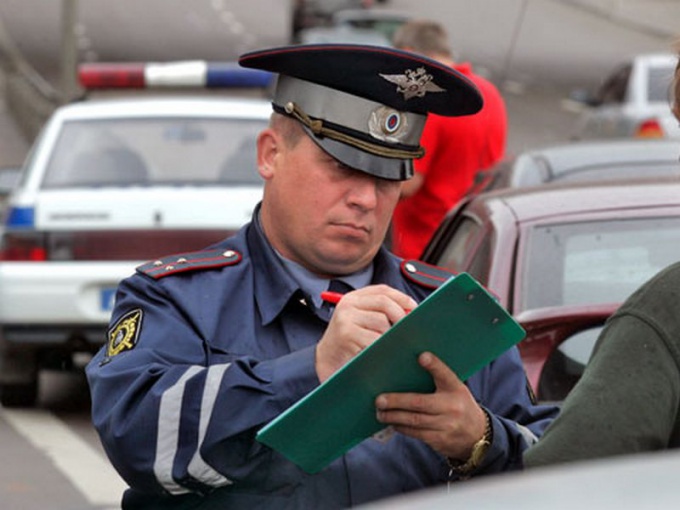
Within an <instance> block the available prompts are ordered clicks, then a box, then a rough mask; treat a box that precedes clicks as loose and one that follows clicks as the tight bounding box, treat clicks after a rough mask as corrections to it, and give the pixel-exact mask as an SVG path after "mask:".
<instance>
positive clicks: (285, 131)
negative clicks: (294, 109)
mask: <svg viewBox="0 0 680 510" xmlns="http://www.w3.org/2000/svg"><path fill="white" fill-rule="evenodd" d="M269 127H270V128H272V129H273V130H274V131H276V132H278V133H280V134H281V137H282V138H283V141H284V143H285V144H286V147H288V148H289V149H292V148H293V147H295V146H296V145H297V144H298V143H299V142H300V140H301V139H302V137H303V136H305V132H304V130H303V129H302V125H301V124H300V123H299V122H298V121H297V120H295V119H292V118H290V117H288V116H286V115H283V114H280V113H277V112H273V113H272V114H271V117H270V118H269Z"/></svg>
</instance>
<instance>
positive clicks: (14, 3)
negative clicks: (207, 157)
mask: <svg viewBox="0 0 680 510" xmlns="http://www.w3.org/2000/svg"><path fill="white" fill-rule="evenodd" d="M307 1H308V2H310V3H312V4H314V3H316V4H320V6H318V8H319V10H322V9H323V8H324V6H323V4H324V3H326V4H327V6H328V7H327V8H326V11H328V10H332V9H334V8H337V7H338V6H340V7H347V6H349V7H352V6H362V4H363V5H368V6H370V8H371V9H373V10H376V11H377V10H380V11H391V12H394V13H400V14H404V15H406V16H408V17H424V18H433V19H436V20H438V21H440V22H441V23H443V24H444V25H445V26H446V27H447V28H448V29H449V31H450V34H451V39H452V43H453V45H454V48H453V50H454V53H455V55H456V57H457V58H458V59H459V60H468V61H470V62H472V63H473V64H474V65H475V66H476V69H477V70H478V71H479V72H480V74H483V75H486V76H487V77H488V78H490V79H491V80H492V81H493V82H494V83H496V84H497V85H498V86H499V87H500V88H501V90H502V92H503V93H504V94H505V96H506V100H507V102H508V109H509V114H510V133H509V137H510V138H509V148H510V149H511V150H512V151H514V152H517V151H521V150H524V149H527V148H531V147H535V146H540V145H545V144H546V143H551V142H553V141H560V140H563V139H565V138H568V137H569V135H570V133H571V130H572V129H573V122H574V115H575V113H576V111H575V108H576V107H577V106H578V105H576V104H575V103H574V102H573V101H570V100H569V99H570V96H571V95H573V94H574V92H575V91H578V90H579V89H581V90H584V89H586V90H587V89H593V88H595V87H596V86H597V85H598V84H599V83H600V82H601V81H602V79H603V78H604V76H605V75H606V74H607V73H608V72H610V71H611V70H612V69H613V68H614V67H616V66H617V65H618V64H620V63H621V62H623V61H626V60H627V59H630V58H631V57H632V56H633V55H636V54H640V53H648V52H659V51H663V52H666V51H669V50H670V49H671V47H672V44H673V41H674V40H675V38H676V37H677V35H678V32H679V29H678V27H679V26H680V2H677V1H675V0H480V1H477V2H474V3H470V2H467V1H462V0H419V1H417V2H416V1H413V0H384V1H377V0H375V1H370V2H367V1H363V2H361V1H355V2H351V1H345V2H339V1H337V0H336V1H334V2H332V1H328V0H327V1H326V2H324V1H323V0H314V2H313V1H312V0H307ZM299 4H300V2H299V1H293V0H249V1H248V2H239V1H236V0H231V1H230V0H197V1H194V2H191V3H188V2H183V1H181V0H144V1H143V2H139V1H131V0H119V1H116V2H109V1H106V0H87V1H78V0H61V1H52V2H43V1H39V0H2V1H1V2H0V23H1V24H0V56H1V57H2V69H3V71H4V77H2V80H0V82H1V85H2V87H3V89H4V90H5V92H6V94H4V97H7V98H8V99H7V104H6V105H5V106H4V108H2V110H1V111H0V114H1V115H2V119H0V158H1V159H2V161H0V163H1V164H16V163H18V162H20V161H21V160H22V159H23V157H24V155H25V152H26V149H27V141H26V140H25V138H26V137H28V138H29V141H30V138H31V137H32V136H34V134H35V131H36V129H37V126H39V125H40V122H41V119H42V118H43V117H44V112H45V111H46V110H49V109H50V107H51V105H52V104H53V103H55V102H58V101H64V100H67V99H68V98H69V97H73V96H74V95H76V94H77V92H76V90H77V85H76V84H75V71H74V69H75V65H76V64H77V63H78V62H96V61H167V60H181V59H204V60H218V61H223V60H234V59H236V58H237V56H238V55H239V54H241V53H243V52H244V51H248V50H252V49H255V48H262V47H266V46H273V45H284V44H288V43H290V42H291V41H292V40H293V37H294V34H293V29H294V18H295V9H296V7H298V8H299V7H300V5H299ZM8 73H9V74H8ZM17 88H19V89H21V90H19V91H17V90H16V89H17ZM29 89H30V93H29ZM33 92H35V93H37V94H38V96H39V97H35V96H34V95H33V94H32V93H33ZM22 101H23V102H24V103H26V104H21V102H22ZM26 107H28V108H29V109H30V110H37V111H26ZM8 113H11V114H13V116H14V117H13V118H5V117H6V116H7V114H8ZM17 115H18V118H17ZM32 116H35V118H33V117H32ZM17 124H18V125H19V126H20V128H19V129H17V127H16V125H17Z"/></svg>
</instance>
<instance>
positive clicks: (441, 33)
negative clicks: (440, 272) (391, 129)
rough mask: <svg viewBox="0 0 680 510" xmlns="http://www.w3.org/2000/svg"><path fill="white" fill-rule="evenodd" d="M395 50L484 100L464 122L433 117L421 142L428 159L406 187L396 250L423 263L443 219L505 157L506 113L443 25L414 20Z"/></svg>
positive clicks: (396, 222) (400, 33) (396, 223)
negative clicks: (460, 57) (457, 79)
mask: <svg viewBox="0 0 680 510" xmlns="http://www.w3.org/2000/svg"><path fill="white" fill-rule="evenodd" d="M393 44H394V46H395V47H396V48H399V49H403V50H407V51H412V52H416V53H420V54H421V55H425V56H427V57H430V58H432V59H435V60H438V61H439V62H441V63H443V64H446V65H449V66H451V67H452V68H453V69H455V70H456V71H458V72H460V73H462V74H463V75H464V76H465V77H466V78H468V79H470V80H471V81H472V82H473V83H474V84H475V85H476V86H477V88H478V89H479V91H480V92H481V94H482V97H483V99H484V107H483V108H482V110H481V111H480V112H479V113H476V114H474V115H468V116H464V117H443V116H439V115H429V116H428V118H427V122H426V123H425V130H424V132H423V135H422V137H421V145H422V146H423V147H424V148H425V156H424V157H423V158H421V159H418V160H415V161H414V165H415V172H416V173H415V176H414V177H413V178H412V179H411V180H410V181H406V182H405V183H404V184H403V186H402V194H401V200H400V202H399V204H398V205H397V207H396V209H395V212H394V216H393V222H392V250H393V251H394V252H395V253H396V254H397V255H399V256H401V257H404V258H419V257H420V256H421V254H422V252H423V250H424V249H425V246H426V245H427V242H428V241H429V240H430V237H431V236H432V234H434V231H435V230H436V229H437V226H438V225H439V223H440V222H441V220H442V219H443V217H444V215H445V214H446V213H447V212H448V210H449V209H451V207H453V206H454V205H455V204H456V203H457V202H458V201H459V200H460V199H461V198H463V197H464V196H465V195H466V194H467V193H468V192H469V191H470V189H471V187H472V185H473V184H474V181H475V175H476V174H477V172H479V171H480V170H484V169H487V168H489V167H490V166H492V165H493V164H495V163H496V162H498V161H499V160H500V159H501V158H502V157H503V156H504V153H505V145H506V138H507V112H506V108H505V102H504V100H503V98H502V96H501V94H500V92H499V91H498V89H497V88H496V87H495V86H494V85H493V84H492V83H491V82H490V81H488V80H486V79H485V78H483V77H481V76H479V75H477V74H475V73H474V71H473V68H472V65H471V64H470V63H468V62H463V63H456V62H454V60H453V57H452V54H451V50H450V44H449V37H448V34H447V32H446V30H445V29H444V28H443V27H442V26H441V25H440V24H438V23H436V22H433V21H427V20H413V21H409V22H407V23H405V24H404V25H402V26H401V27H400V28H399V29H398V30H397V32H395V34H394V38H393Z"/></svg>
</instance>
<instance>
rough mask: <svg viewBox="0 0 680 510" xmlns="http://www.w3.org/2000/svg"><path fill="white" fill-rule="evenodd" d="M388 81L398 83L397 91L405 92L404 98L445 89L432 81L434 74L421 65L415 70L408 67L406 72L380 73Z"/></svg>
mask: <svg viewBox="0 0 680 510" xmlns="http://www.w3.org/2000/svg"><path fill="white" fill-rule="evenodd" d="M380 76H382V77H383V78H385V79H386V80H387V81H389V82H391V83H394V84H396V85H397V92H400V93H402V94H404V99H411V98H414V97H423V96H424V95H425V94H427V93H428V92H444V89H443V88H441V87H440V86H438V85H437V84H436V83H434V82H433V81H432V75H431V74H428V73H427V72H426V71H425V68H424V67H419V68H418V69H416V70H415V71H413V70H412V69H407V70H406V71H404V74H380Z"/></svg>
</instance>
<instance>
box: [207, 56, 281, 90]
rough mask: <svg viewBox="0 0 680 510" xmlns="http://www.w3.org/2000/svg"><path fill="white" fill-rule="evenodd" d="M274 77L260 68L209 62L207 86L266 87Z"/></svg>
mask: <svg viewBox="0 0 680 510" xmlns="http://www.w3.org/2000/svg"><path fill="white" fill-rule="evenodd" d="M273 79H274V75H273V74H272V73H270V72H268V71H262V70H260V69H246V68H243V67H240V66H239V65H238V64H228V63H218V62H210V63H208V72H207V75H206V80H205V86H206V87H210V88H213V87H227V88H230V87H234V88H238V87H242V88H250V87H261V88H266V87H268V86H269V85H270V84H271V83H272V80H273Z"/></svg>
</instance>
